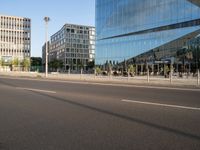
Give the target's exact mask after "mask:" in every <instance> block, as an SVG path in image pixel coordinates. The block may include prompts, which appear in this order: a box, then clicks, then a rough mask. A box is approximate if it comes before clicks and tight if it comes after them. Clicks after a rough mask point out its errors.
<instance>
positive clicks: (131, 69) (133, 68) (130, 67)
mask: <svg viewBox="0 0 200 150" xmlns="http://www.w3.org/2000/svg"><path fill="white" fill-rule="evenodd" d="M128 71H129V72H130V73H134V72H135V66H133V65H129V66H128Z"/></svg>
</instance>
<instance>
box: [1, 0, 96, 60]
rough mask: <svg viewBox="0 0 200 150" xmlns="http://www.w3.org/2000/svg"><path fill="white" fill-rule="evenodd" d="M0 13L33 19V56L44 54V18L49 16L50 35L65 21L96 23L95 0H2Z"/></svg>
mask: <svg viewBox="0 0 200 150" xmlns="http://www.w3.org/2000/svg"><path fill="white" fill-rule="evenodd" d="M0 14H2V15H11V16H21V17H28V18H31V20H32V52H31V55H32V56H41V55H42V45H43V44H44V42H45V26H44V21H43V18H44V16H49V17H50V18H51V21H50V22H49V37H50V35H52V34H54V33H55V32H57V31H58V30H59V29H60V28H61V27H62V26H63V25H64V24H65V23H73V24H83V25H91V26H94V24H95V0H0Z"/></svg>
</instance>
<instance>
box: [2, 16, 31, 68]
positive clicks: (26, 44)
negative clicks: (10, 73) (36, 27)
mask: <svg viewBox="0 0 200 150" xmlns="http://www.w3.org/2000/svg"><path fill="white" fill-rule="evenodd" d="M30 54H31V20H30V19H29V18H23V17H13V16H5V15H0V60H1V61H3V62H4V64H5V65H8V64H10V63H11V61H12V60H13V59H18V60H19V61H23V60H24V59H25V58H28V59H30Z"/></svg>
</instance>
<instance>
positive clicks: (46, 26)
mask: <svg viewBox="0 0 200 150" xmlns="http://www.w3.org/2000/svg"><path fill="white" fill-rule="evenodd" d="M44 21H45V29H46V34H45V35H46V53H45V57H46V61H45V77H47V76H48V55H49V54H48V22H49V21H50V18H49V17H44Z"/></svg>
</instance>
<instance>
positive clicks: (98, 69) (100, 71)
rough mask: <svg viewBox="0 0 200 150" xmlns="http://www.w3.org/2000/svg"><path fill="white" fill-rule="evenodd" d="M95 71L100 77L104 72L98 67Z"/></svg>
mask: <svg viewBox="0 0 200 150" xmlns="http://www.w3.org/2000/svg"><path fill="white" fill-rule="evenodd" d="M95 70H96V74H97V75H99V74H101V73H102V70H101V68H99V67H96V68H95Z"/></svg>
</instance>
